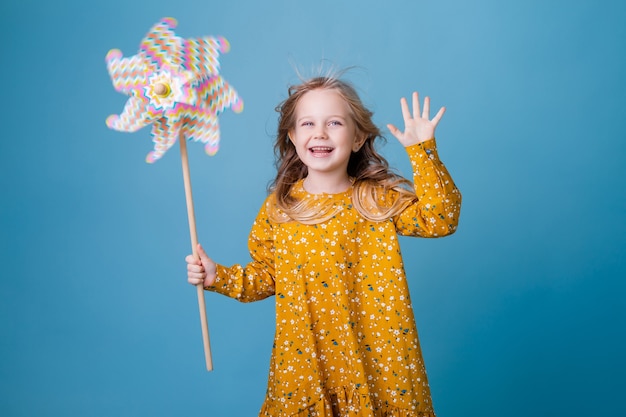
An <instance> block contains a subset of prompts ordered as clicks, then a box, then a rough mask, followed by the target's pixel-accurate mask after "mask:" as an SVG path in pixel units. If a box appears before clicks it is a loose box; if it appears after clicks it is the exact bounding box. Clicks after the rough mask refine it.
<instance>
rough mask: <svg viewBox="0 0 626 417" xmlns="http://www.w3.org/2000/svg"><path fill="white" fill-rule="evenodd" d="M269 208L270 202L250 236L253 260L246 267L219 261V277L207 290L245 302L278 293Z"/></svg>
mask: <svg viewBox="0 0 626 417" xmlns="http://www.w3.org/2000/svg"><path fill="white" fill-rule="evenodd" d="M265 207H266V204H263V206H262V208H261V210H260V211H259V214H258V215H257V218H256V220H255V221H254V224H253V225H252V230H251V231H250V237H249V239H248V249H249V250H250V256H251V258H252V261H251V262H250V263H248V264H247V265H245V266H243V265H239V264H236V265H232V266H230V267H226V266H224V265H220V264H218V265H217V279H216V280H215V282H214V283H213V285H212V286H210V287H206V288H205V289H206V290H208V291H214V292H217V293H220V294H223V295H226V296H228V297H231V298H234V299H236V300H238V301H241V302H251V301H257V300H262V299H264V298H267V297H270V296H272V295H274V292H275V287H274V242H273V237H272V226H271V223H270V220H269V219H268V217H267V213H266V209H265Z"/></svg>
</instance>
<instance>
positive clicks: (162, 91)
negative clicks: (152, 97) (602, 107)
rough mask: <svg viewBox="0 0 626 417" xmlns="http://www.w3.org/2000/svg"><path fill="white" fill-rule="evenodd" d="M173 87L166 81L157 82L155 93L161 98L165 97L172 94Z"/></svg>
mask: <svg viewBox="0 0 626 417" xmlns="http://www.w3.org/2000/svg"><path fill="white" fill-rule="evenodd" d="M171 92H172V89H171V88H170V85H169V84H165V83H157V84H155V85H154V94H156V95H157V96H159V97H161V98H165V97H167V96H169V95H170V93H171Z"/></svg>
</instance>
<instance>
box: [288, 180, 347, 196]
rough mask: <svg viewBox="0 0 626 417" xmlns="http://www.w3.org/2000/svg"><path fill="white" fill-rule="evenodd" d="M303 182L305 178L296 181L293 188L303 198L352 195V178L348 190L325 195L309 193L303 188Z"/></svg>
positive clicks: (324, 193)
mask: <svg viewBox="0 0 626 417" xmlns="http://www.w3.org/2000/svg"><path fill="white" fill-rule="evenodd" d="M304 180H305V178H302V179H300V180H298V182H297V183H296V186H295V187H294V189H295V191H297V192H298V193H302V194H303V195H305V196H309V197H311V198H314V199H319V198H332V197H343V196H345V195H349V194H352V188H353V186H354V178H353V177H350V186H349V187H348V188H346V189H345V190H344V191H339V192H337V193H326V192H321V193H311V192H309V191H307V190H306V188H304Z"/></svg>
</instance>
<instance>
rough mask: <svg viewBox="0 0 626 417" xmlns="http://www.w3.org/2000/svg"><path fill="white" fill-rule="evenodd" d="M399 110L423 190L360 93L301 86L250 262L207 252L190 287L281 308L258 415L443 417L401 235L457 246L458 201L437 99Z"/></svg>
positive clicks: (284, 110) (330, 83) (291, 100)
mask: <svg viewBox="0 0 626 417" xmlns="http://www.w3.org/2000/svg"><path fill="white" fill-rule="evenodd" d="M412 104H413V113H411V112H410V110H409V106H408V103H407V101H406V99H404V98H403V99H402V100H401V108H402V115H403V117H404V123H405V129H404V131H401V130H399V129H398V128H396V127H395V126H393V125H388V128H389V130H390V131H391V133H392V134H393V135H394V136H395V137H396V138H397V139H398V140H399V141H400V142H401V143H402V144H403V145H404V146H405V148H406V151H407V153H408V155H409V158H410V160H411V164H412V167H413V177H414V178H413V179H414V182H413V183H411V182H409V181H408V180H406V179H404V178H402V177H400V176H398V175H395V174H393V173H392V172H391V171H390V170H389V167H388V164H387V161H386V160H385V159H384V158H383V157H382V156H381V155H380V154H379V153H378V152H377V151H376V150H375V148H374V142H375V141H376V139H377V138H379V137H381V133H380V131H379V130H378V128H377V127H376V126H375V125H374V124H373V122H372V113H371V112H370V111H368V110H367V109H366V108H365V107H364V106H363V104H362V103H361V100H360V99H359V97H358V95H357V93H356V91H355V90H354V88H352V87H351V86H350V85H349V84H347V83H346V82H344V81H341V80H339V79H337V78H334V77H317V78H313V79H311V80H309V81H306V82H304V83H302V84H301V85H297V86H293V87H291V88H290V89H289V97H288V98H287V99H286V100H285V101H284V102H283V103H282V104H281V105H279V106H278V107H277V111H278V112H279V113H280V118H279V125H278V135H277V138H276V144H275V151H276V155H277V164H276V165H277V167H278V173H277V175H276V179H275V180H274V182H273V184H272V186H271V188H270V189H271V194H270V195H269V196H268V197H267V199H266V201H265V202H264V204H263V205H262V207H261V210H260V212H259V214H258V216H257V218H256V220H255V221H254V224H253V226H252V231H251V233H250V238H249V242H248V246H249V249H250V255H251V257H252V261H251V262H250V263H248V264H247V265H245V266H244V265H233V266H231V267H226V266H223V265H219V264H216V263H215V262H213V260H211V258H209V257H208V256H207V255H206V253H205V252H204V250H203V249H202V247H201V246H200V245H199V246H198V253H199V255H200V259H199V260H196V259H194V257H193V256H192V255H189V256H187V258H186V262H187V271H188V282H189V283H190V284H192V285H200V284H202V285H203V286H204V287H205V289H206V290H209V291H215V292H218V293H221V294H224V295H227V296H229V297H232V298H235V299H237V300H239V301H242V302H249V301H256V300H260V299H263V298H266V297H269V296H271V295H275V296H276V333H275V338H274V346H273V349H272V358H271V364H270V371H269V381H268V387H267V394H266V398H265V402H264V404H263V406H262V409H261V412H260V416H298V417H304V416H318V417H333V416H359V417H365V416H367V417H379V416H380V417H382V416H403V417H408V416H434V415H435V414H434V411H433V407H432V404H431V398H430V389H429V386H428V381H427V378H426V372H425V368H424V362H423V359H422V353H421V349H420V345H419V341H418V336H417V329H416V326H415V320H414V317H413V310H412V308H411V301H410V297H409V289H408V285H407V280H406V276H405V272H404V265H403V261H402V257H401V254H400V246H399V243H398V235H409V236H421V237H440V236H445V235H449V234H451V233H453V232H454V231H455V229H456V227H457V223H458V220H459V213H460V208H461V194H460V193H459V190H458V189H457V188H456V186H455V185H454V182H453V181H452V178H451V177H450V175H449V174H448V171H447V170H446V168H445V167H444V166H443V164H442V163H441V161H440V160H439V157H438V155H437V151H436V147H435V139H434V134H435V127H436V126H437V124H438V123H439V120H440V119H441V117H442V116H443V113H444V111H445V109H444V108H441V109H440V110H439V112H438V113H437V114H436V116H435V117H434V118H433V119H432V120H430V119H429V107H430V105H429V99H428V97H427V98H426V99H425V100H424V106H423V110H422V112H421V113H420V103H419V98H418V95H417V93H413V103H412Z"/></svg>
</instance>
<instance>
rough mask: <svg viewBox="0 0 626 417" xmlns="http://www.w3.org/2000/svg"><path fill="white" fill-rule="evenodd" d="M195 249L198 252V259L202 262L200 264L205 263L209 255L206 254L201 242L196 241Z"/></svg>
mask: <svg viewBox="0 0 626 417" xmlns="http://www.w3.org/2000/svg"><path fill="white" fill-rule="evenodd" d="M196 249H197V252H198V256H199V257H200V261H201V262H202V264H205V263H206V261H208V260H209V256H208V255H207V254H206V252H205V251H204V248H203V247H202V245H201V244H199V243H198V246H197V247H196Z"/></svg>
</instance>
